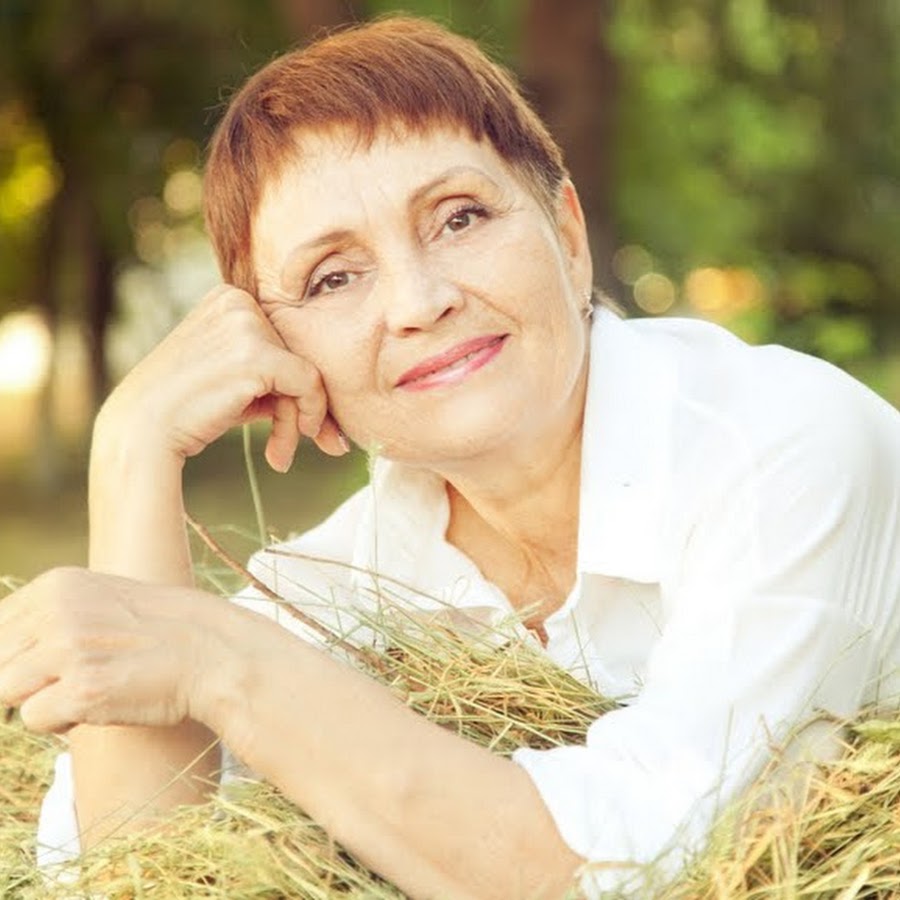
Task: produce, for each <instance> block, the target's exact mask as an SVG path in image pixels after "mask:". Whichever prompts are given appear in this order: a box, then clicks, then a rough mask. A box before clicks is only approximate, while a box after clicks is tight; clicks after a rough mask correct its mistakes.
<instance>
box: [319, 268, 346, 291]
mask: <svg viewBox="0 0 900 900" xmlns="http://www.w3.org/2000/svg"><path fill="white" fill-rule="evenodd" d="M349 281H350V276H349V275H348V274H347V273H346V272H332V273H331V274H330V275H326V276H325V277H324V278H323V279H322V287H325V288H327V289H328V290H329V291H334V290H337V288H342V287H344V285H346V284H347V283H348V282H349Z"/></svg>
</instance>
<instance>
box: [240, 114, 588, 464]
mask: <svg viewBox="0 0 900 900" xmlns="http://www.w3.org/2000/svg"><path fill="white" fill-rule="evenodd" d="M301 150H302V152H301V153H300V154H298V163H297V164H296V165H294V166H291V167H288V168H287V169H286V170H285V171H284V172H283V173H282V174H281V176H280V177H279V178H278V179H277V181H274V182H272V183H270V184H269V185H268V186H267V190H266V191H265V192H264V194H263V197H262V201H261V203H260V206H259V210H258V212H257V215H256V217H255V219H254V223H253V232H252V233H253V242H252V253H253V264H254V269H255V272H256V275H257V281H258V285H259V301H260V304H261V306H262V309H263V311H264V312H265V313H266V315H267V316H268V317H269V319H270V320H271V322H272V324H273V325H274V327H275V329H276V330H277V331H278V333H279V334H280V336H281V338H282V340H284V342H285V344H286V345H287V347H288V348H289V349H290V350H291V351H292V352H294V353H297V354H299V355H301V356H304V357H305V358H307V359H308V360H310V361H311V362H312V363H313V364H314V365H315V366H316V367H317V368H318V369H319V371H320V372H321V374H322V379H323V382H324V385H325V389H326V391H327V393H328V398H329V405H330V409H331V412H332V414H333V416H334V417H335V419H336V420H337V421H338V422H339V424H340V425H341V427H342V428H343V429H344V431H345V432H346V433H347V434H348V435H349V436H350V437H351V438H352V439H353V440H354V441H356V442H357V443H359V444H360V445H361V446H363V447H366V448H369V449H375V450H377V451H378V452H379V453H381V454H382V455H384V456H386V457H388V458H391V459H399V460H402V461H405V462H408V463H412V464H417V465H424V466H427V467H431V468H434V469H436V470H438V471H446V470H449V469H452V467H453V466H454V465H457V464H459V463H464V462H465V461H466V460H470V459H472V458H473V457H480V456H483V455H484V454H488V453H496V452H500V453H502V452H503V451H504V447H509V445H510V443H511V442H521V441H534V440H538V441H539V440H540V436H541V434H542V433H547V430H548V429H554V428H559V427H563V425H562V423H571V422H572V421H577V419H578V418H579V417H580V408H581V404H582V403H583V395H582V394H583V382H584V378H583V375H584V371H585V367H586V358H587V356H586V354H587V349H586V348H587V337H586V327H585V321H584V317H583V309H584V306H585V300H584V295H585V292H586V291H588V290H589V288H590V284H591V264H590V258H589V255H588V250H587V242H586V238H585V234H584V224H583V220H582V218H581V212H580V209H579V207H578V201H577V199H576V197H575V194H574V191H573V190H572V189H571V187H570V186H566V188H565V189H564V191H563V195H562V197H561V199H560V203H559V209H558V210H557V211H554V213H553V214H548V212H547V211H545V210H544V209H543V208H542V207H541V205H540V204H539V202H538V201H537V199H536V198H535V196H534V195H533V194H532V193H531V191H530V190H529V189H528V188H527V187H526V186H525V184H524V183H523V181H522V180H521V178H520V177H519V176H517V175H516V173H515V172H514V171H513V170H512V169H510V167H509V166H508V165H507V164H506V163H505V162H504V161H503V160H502V159H501V158H500V157H499V156H498V155H497V154H496V152H495V151H494V150H493V148H492V147H491V145H490V144H489V143H487V142H475V141H473V140H472V139H471V138H469V137H467V136H466V135H465V134H461V133H458V132H456V131H449V130H444V129H436V130H434V131H429V132H427V133H425V134H422V135H419V134H401V135H394V134H391V133H385V134H384V135H383V136H379V137H378V138H376V140H375V141H374V142H373V143H372V144H371V146H369V147H366V146H363V145H360V144H359V143H358V142H356V141H355V140H354V137H353V135H352V134H350V133H347V132H341V131H338V132H329V133H327V134H318V133H317V134H314V135H304V136H303V139H302V144H301ZM554 218H555V221H554ZM573 415H574V418H573Z"/></svg>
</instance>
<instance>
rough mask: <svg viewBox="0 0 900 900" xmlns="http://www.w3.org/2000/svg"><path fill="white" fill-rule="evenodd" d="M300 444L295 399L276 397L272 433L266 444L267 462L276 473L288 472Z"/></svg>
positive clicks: (273, 408)
mask: <svg viewBox="0 0 900 900" xmlns="http://www.w3.org/2000/svg"><path fill="white" fill-rule="evenodd" d="M299 443H300V426H299V414H298V411H297V402H296V401H295V400H294V398H293V397H275V398H274V402H273V405H272V431H271V433H270V434H269V439H268V441H267V442H266V461H267V462H268V463H269V465H270V466H271V467H272V468H273V469H275V471H276V472H287V470H288V469H290V467H291V463H292V462H293V461H294V454H295V453H296V452H297V445H298V444H299Z"/></svg>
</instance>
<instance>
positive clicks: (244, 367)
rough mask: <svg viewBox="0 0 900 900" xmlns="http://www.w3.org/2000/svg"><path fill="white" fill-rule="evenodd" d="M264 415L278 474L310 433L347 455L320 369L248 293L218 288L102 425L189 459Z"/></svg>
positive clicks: (152, 356)
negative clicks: (290, 345) (287, 341)
mask: <svg viewBox="0 0 900 900" xmlns="http://www.w3.org/2000/svg"><path fill="white" fill-rule="evenodd" d="M259 419H270V420H271V422H272V430H271V433H270V435H269V439H268V442H267V444H266V459H267V460H268V462H269V465H271V466H272V468H274V469H276V470H278V471H282V472H283V471H286V470H287V469H288V468H289V467H290V465H291V462H292V461H293V458H294V453H295V452H296V449H297V445H298V444H299V442H300V439H301V437H302V436H304V435H305V436H308V437H310V438H312V439H313V440H314V441H315V442H316V444H317V445H318V446H319V448H320V449H321V450H323V451H324V452H325V453H328V454H330V455H332V456H340V455H342V454H343V453H346V452H347V449H348V447H347V443H346V438H345V437H344V436H343V433H342V432H341V431H340V429H339V428H338V425H337V423H336V422H335V421H334V419H333V418H332V417H331V415H330V414H329V412H328V398H327V396H326V394H325V388H324V386H323V384H322V379H321V376H320V375H319V372H318V370H317V369H316V368H315V367H314V366H313V365H312V364H311V363H309V362H308V361H307V360H305V359H303V358H302V357H299V356H297V355H295V354H293V353H291V352H290V351H289V350H287V349H286V348H285V346H284V343H283V342H282V340H281V338H280V337H279V336H278V334H277V333H276V331H275V329H274V328H273V327H272V325H271V323H270V322H269V320H268V319H267V318H266V316H265V315H264V314H263V312H262V310H261V309H260V308H259V304H258V303H257V302H256V300H255V299H254V298H253V297H252V296H250V295H249V294H247V293H246V292H244V291H241V290H239V289H238V288H235V287H232V286H230V285H219V286H218V287H216V288H214V289H213V290H212V291H210V292H209V294H207V295H206V297H204V299H203V300H202V301H201V302H200V303H199V304H198V306H197V307H196V308H195V309H193V310H192V311H191V312H190V313H189V314H188V315H187V316H186V317H185V319H184V320H183V321H182V322H181V323H180V324H179V325H178V326H176V328H175V329H174V330H173V331H172V332H171V333H170V334H169V335H168V336H167V337H166V338H165V339H164V340H163V341H162V342H161V343H160V344H159V345H158V346H157V347H156V348H155V349H154V350H152V351H151V352H150V353H149V354H148V356H146V357H145V358H144V359H143V360H142V361H141V362H140V363H138V365H137V366H135V368H134V369H132V371H131V372H130V373H129V374H128V375H127V376H126V378H125V379H124V380H123V381H122V382H121V384H120V385H119V386H118V387H117V388H116V389H115V391H113V393H112V394H111V395H110V397H109V399H108V400H107V402H106V403H105V404H104V407H103V409H102V410H101V413H100V415H99V416H98V419H97V426H96V427H97V428H99V429H101V430H104V431H109V430H112V431H113V432H114V433H118V434H121V433H122V429H123V428H125V429H128V431H129V432H130V433H131V435H132V437H134V436H137V437H138V438H139V439H140V440H141V441H147V442H151V443H152V442H157V441H158V442H160V445H159V446H158V447H157V448H156V449H157V450H161V451H164V452H167V453H168V452H170V453H171V454H173V455H174V456H175V457H176V458H180V459H181V460H183V459H185V458H186V457H188V456H195V455H197V454H198V453H200V452H202V451H203V450H204V449H205V448H206V447H207V446H208V445H209V444H211V443H212V442H213V441H215V440H216V439H217V438H219V437H220V436H221V435H222V434H224V433H225V432H226V431H227V430H228V429H229V428H231V427H233V426H235V425H241V424H243V423H245V422H251V421H254V420H259ZM135 430H137V432H138V433H137V435H135Z"/></svg>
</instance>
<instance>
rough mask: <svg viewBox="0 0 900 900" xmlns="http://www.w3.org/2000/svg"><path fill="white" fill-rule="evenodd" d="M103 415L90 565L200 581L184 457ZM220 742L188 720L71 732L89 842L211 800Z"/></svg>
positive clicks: (93, 477)
mask: <svg viewBox="0 0 900 900" xmlns="http://www.w3.org/2000/svg"><path fill="white" fill-rule="evenodd" d="M108 413H109V410H105V411H104V412H103V413H101V415H100V417H99V418H98V422H97V425H96V427H95V433H94V445H93V448H92V454H91V468H90V492H89V496H90V566H91V568H92V569H94V570H95V571H99V572H107V573H111V574H116V575H125V576H129V577H132V578H137V579H141V580H142V581H146V582H150V583H154V584H166V585H185V586H188V585H190V584H192V573H191V558H190V551H189V548H188V541H187V535H186V532H185V527H184V508H183V501H182V487H181V476H182V467H183V464H182V460H180V459H178V458H177V457H174V456H172V455H171V454H169V453H167V452H165V450H164V449H161V448H155V447H154V446H153V443H152V441H148V440H147V439H146V436H145V435H139V434H137V433H136V432H128V431H127V430H126V429H116V428H114V427H113V423H110V422H109V420H108V419H107V414H108ZM214 743H215V737H214V735H213V734H212V732H210V731H209V730H208V729H207V728H206V727H204V726H202V725H200V724H198V723H196V722H186V723H184V724H181V725H176V726H174V727H171V728H147V727H138V726H130V727H105V728H100V727H94V726H87V725H83V726H80V727H79V728H76V729H74V730H73V731H72V732H71V750H72V755H73V765H74V773H75V789H76V798H77V809H78V819H79V825H80V830H81V834H82V840H83V843H85V844H87V845H90V844H93V843H96V842H97V841H98V840H100V839H102V838H103V837H104V836H106V835H107V834H109V833H111V832H112V831H114V830H117V829H120V828H128V827H134V826H140V825H142V824H144V823H146V822H148V821H150V820H152V819H153V818H154V817H155V816H157V815H159V814H160V813H163V812H165V811H166V810H167V809H170V808H171V807H173V806H176V805H179V804H182V803H196V802H199V801H201V800H203V799H204V798H205V797H206V796H207V795H208V793H209V790H210V785H211V784H212V783H213V782H214V778H215V774H216V770H217V768H218V764H219V753H218V750H217V748H214Z"/></svg>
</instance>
